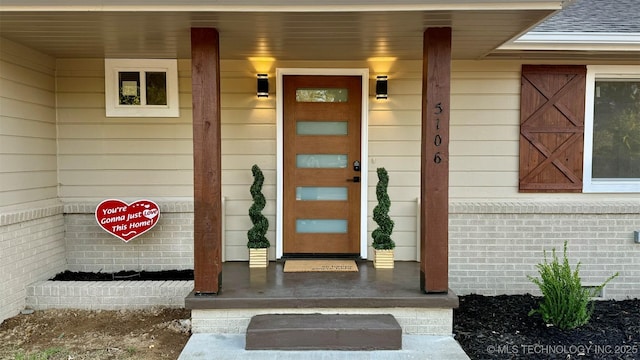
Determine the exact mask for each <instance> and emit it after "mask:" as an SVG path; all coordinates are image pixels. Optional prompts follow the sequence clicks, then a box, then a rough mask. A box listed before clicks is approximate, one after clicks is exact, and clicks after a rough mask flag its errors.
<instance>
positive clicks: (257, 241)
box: [247, 165, 271, 249]
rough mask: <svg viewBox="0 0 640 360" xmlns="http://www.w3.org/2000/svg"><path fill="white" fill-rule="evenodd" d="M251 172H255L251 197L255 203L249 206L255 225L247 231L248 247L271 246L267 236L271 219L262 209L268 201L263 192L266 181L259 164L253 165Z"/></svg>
mask: <svg viewBox="0 0 640 360" xmlns="http://www.w3.org/2000/svg"><path fill="white" fill-rule="evenodd" d="M251 173H252V174H253V184H252V185H251V189H250V192H251V197H252V198H253V205H251V207H250V208H249V218H251V222H252V223H253V227H252V228H251V229H249V231H248V232H247V238H248V240H249V241H248V242H247V247H248V248H250V249H265V248H268V247H269V246H271V244H270V243H269V240H268V239H267V237H266V234H267V230H268V229H269V220H267V218H266V217H265V216H264V215H262V210H264V207H265V205H266V203H267V201H266V200H265V198H264V195H263V194H262V184H263V183H264V175H263V174H262V170H260V167H258V165H253V166H252V167H251Z"/></svg>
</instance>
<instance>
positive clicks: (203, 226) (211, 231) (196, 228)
mask: <svg viewBox="0 0 640 360" xmlns="http://www.w3.org/2000/svg"><path fill="white" fill-rule="evenodd" d="M191 82H192V85H191V93H192V97H193V189H194V193H193V199H194V209H193V216H194V222H193V250H194V282H195V284H194V291H195V293H196V294H217V293H219V291H220V285H221V282H222V189H221V184H222V178H221V164H222V159H221V155H220V154H221V145H220V144H221V141H220V41H219V35H218V31H217V30H216V29H211V28H192V29H191Z"/></svg>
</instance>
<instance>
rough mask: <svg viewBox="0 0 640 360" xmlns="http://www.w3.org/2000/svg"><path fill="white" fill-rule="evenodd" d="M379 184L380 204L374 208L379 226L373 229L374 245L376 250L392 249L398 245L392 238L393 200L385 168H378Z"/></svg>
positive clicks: (377, 194)
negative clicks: (391, 211)
mask: <svg viewBox="0 0 640 360" xmlns="http://www.w3.org/2000/svg"><path fill="white" fill-rule="evenodd" d="M377 173H378V184H377V185H376V196H377V198H378V205H376V207H375V208H374V209H373V220H374V221H375V222H376V223H377V224H378V228H377V229H375V230H373V232H372V233H371V237H372V238H373V243H372V244H371V246H373V248H374V249H376V250H391V249H393V248H395V247H396V243H395V242H394V241H393V240H392V239H391V233H392V232H393V225H394V223H393V220H391V218H390V217H389V208H390V207H391V200H390V199H389V194H387V186H388V185H389V174H388V173H387V170H386V169H385V168H378V169H377Z"/></svg>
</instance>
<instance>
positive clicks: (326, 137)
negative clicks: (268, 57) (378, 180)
mask: <svg viewBox="0 0 640 360" xmlns="http://www.w3.org/2000/svg"><path fill="white" fill-rule="evenodd" d="M361 82H362V78H361V77H360V76H316V75H313V76H308V75H304V76H303V75H285V76H284V77H283V104H284V108H283V114H284V122H283V131H284V134H283V137H284V155H283V156H284V182H283V185H284V190H283V200H284V204H283V206H284V208H283V213H284V218H283V253H284V255H285V256H287V255H289V256H291V255H338V254H340V255H344V254H349V255H359V254H360V184H361V183H360V177H361V176H362V174H361V173H360V169H359V166H360V163H361V161H362V159H361V158H360V141H361V140H360V128H361V111H362V90H361V86H362V84H361Z"/></svg>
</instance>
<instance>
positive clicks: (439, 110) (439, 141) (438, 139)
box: [433, 102, 444, 164]
mask: <svg viewBox="0 0 640 360" xmlns="http://www.w3.org/2000/svg"><path fill="white" fill-rule="evenodd" d="M434 108H435V110H436V111H434V112H433V113H434V114H435V115H440V114H442V112H443V111H444V109H443V108H442V103H441V102H439V103H437V104H436V106H434ZM439 132H440V117H439V116H438V117H436V136H435V138H434V139H433V145H435V146H436V147H439V146H440V145H442V136H440V133H439ZM433 162H434V163H436V164H440V163H441V162H442V156H441V155H440V151H437V152H436V154H435V155H434V156H433Z"/></svg>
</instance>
